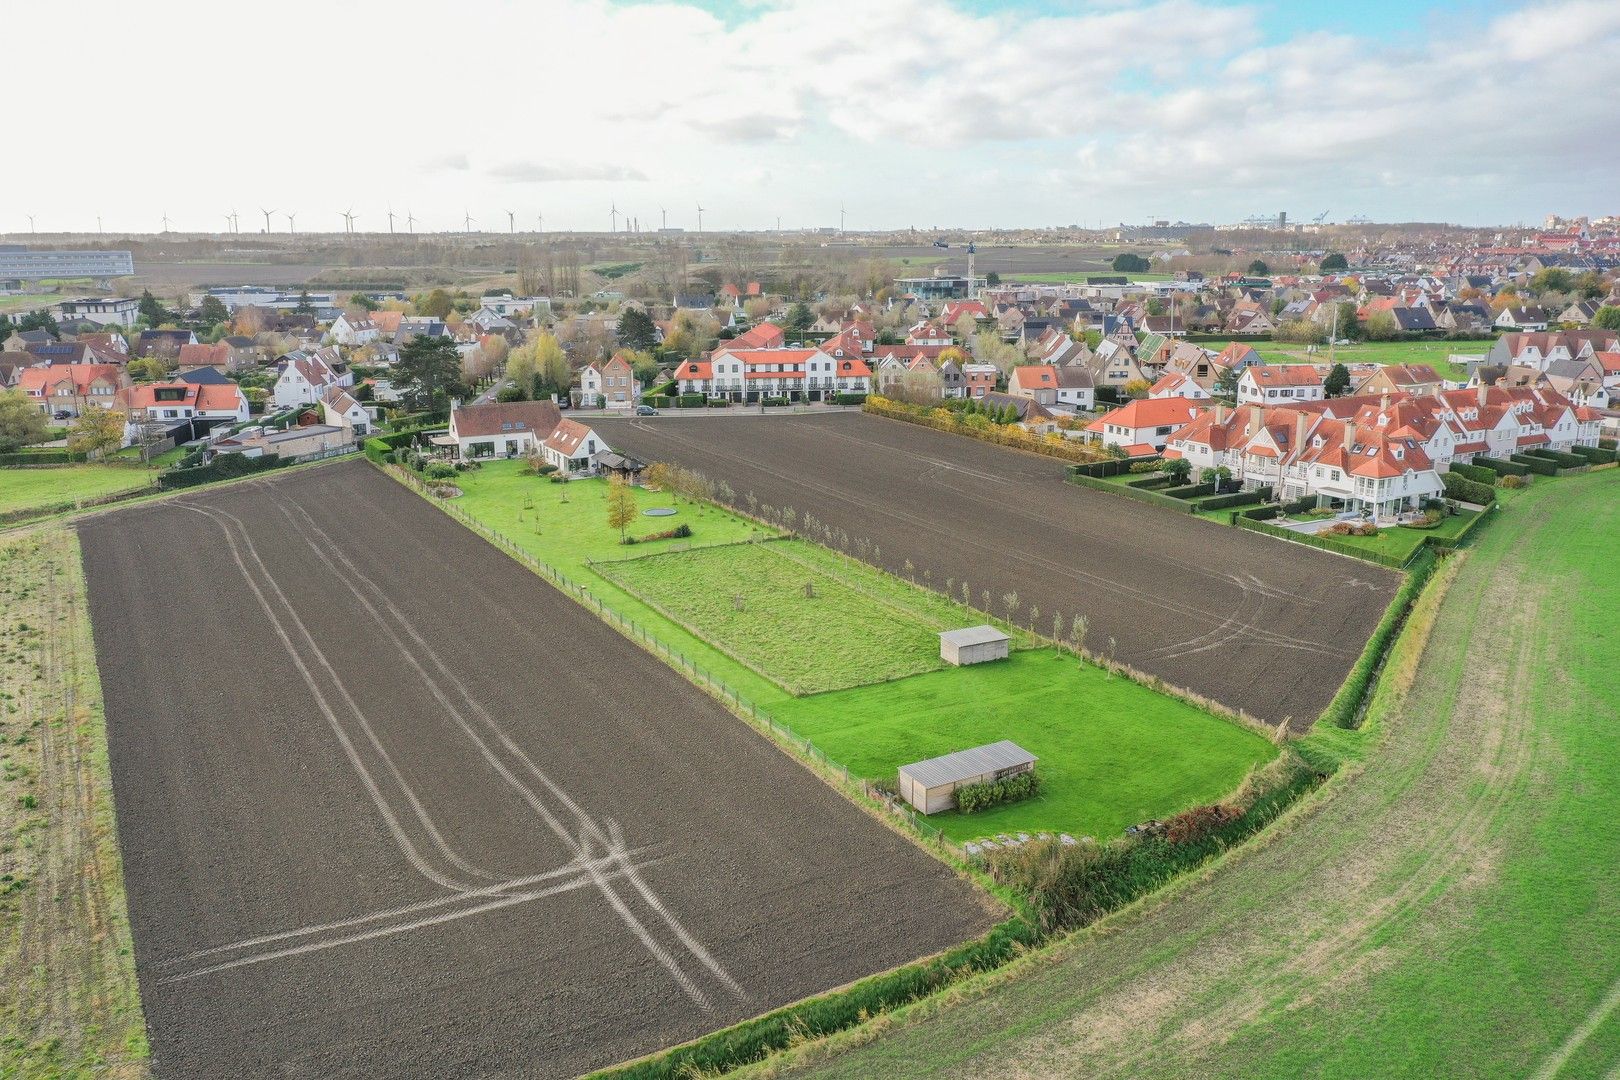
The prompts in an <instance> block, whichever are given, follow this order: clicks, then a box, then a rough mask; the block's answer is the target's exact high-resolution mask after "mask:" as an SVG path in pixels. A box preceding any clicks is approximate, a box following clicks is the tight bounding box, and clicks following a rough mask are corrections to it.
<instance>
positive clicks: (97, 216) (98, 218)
mask: <svg viewBox="0 0 1620 1080" xmlns="http://www.w3.org/2000/svg"><path fill="white" fill-rule="evenodd" d="M101 231H102V228H101V215H100V214H97V215H96V232H98V233H99V232H101Z"/></svg>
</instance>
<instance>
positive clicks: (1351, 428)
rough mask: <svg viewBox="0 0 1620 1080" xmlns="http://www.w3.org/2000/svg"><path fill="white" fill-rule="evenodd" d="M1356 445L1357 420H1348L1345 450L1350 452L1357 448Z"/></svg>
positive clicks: (1346, 422) (1345, 427)
mask: <svg viewBox="0 0 1620 1080" xmlns="http://www.w3.org/2000/svg"><path fill="white" fill-rule="evenodd" d="M1355 446H1356V422H1355V421H1354V420H1346V421H1345V422H1344V452H1345V453H1347V454H1348V453H1349V452H1350V451H1351V450H1354V449H1355Z"/></svg>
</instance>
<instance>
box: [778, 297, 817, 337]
mask: <svg viewBox="0 0 1620 1080" xmlns="http://www.w3.org/2000/svg"><path fill="white" fill-rule="evenodd" d="M815 321H816V316H815V313H814V312H812V311H811V310H810V305H809V304H806V303H805V302H804V301H803V300H800V301H799V302H798V303H797V304H794V305H793V306H792V307H791V308H789V309H788V314H787V318H786V319H785V320H783V326H782V328H783V329H784V330H790V331H792V332H793V333H795V334H802V333H804V332H805V331H806V330H808V329H810V324H811V323H813V322H815Z"/></svg>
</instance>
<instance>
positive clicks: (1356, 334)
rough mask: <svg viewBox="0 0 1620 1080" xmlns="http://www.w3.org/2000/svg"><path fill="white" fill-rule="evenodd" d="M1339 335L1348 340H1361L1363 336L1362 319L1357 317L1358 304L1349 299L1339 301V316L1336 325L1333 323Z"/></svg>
mask: <svg viewBox="0 0 1620 1080" xmlns="http://www.w3.org/2000/svg"><path fill="white" fill-rule="evenodd" d="M1330 329H1333V330H1334V331H1335V332H1336V333H1338V335H1339V337H1341V338H1344V339H1345V340H1346V341H1360V340H1361V336H1362V327H1361V320H1360V319H1359V318H1357V317H1356V305H1354V304H1352V303H1351V302H1350V301H1348V300H1344V301H1341V302H1340V303H1339V317H1338V320H1337V322H1336V324H1335V325H1331V326H1330Z"/></svg>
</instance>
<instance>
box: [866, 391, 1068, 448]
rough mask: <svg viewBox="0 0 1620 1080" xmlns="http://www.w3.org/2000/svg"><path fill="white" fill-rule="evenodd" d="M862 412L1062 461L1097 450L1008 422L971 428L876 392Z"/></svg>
mask: <svg viewBox="0 0 1620 1080" xmlns="http://www.w3.org/2000/svg"><path fill="white" fill-rule="evenodd" d="M861 409H862V411H864V412H869V413H872V414H874V415H876V416H887V417H888V418H890V419H891V420H903V421H905V422H906V423H908V424H917V425H919V426H921V427H928V428H933V429H934V430H935V431H948V432H950V433H951V434H953V435H966V436H967V437H968V438H970V439H978V440H979V441H980V442H988V443H994V444H996V445H997V446H1010V447H1013V448H1014V449H1017V450H1028V451H1029V452H1030V453H1032V454H1043V455H1045V456H1046V457H1055V458H1061V459H1063V460H1065V461H1073V462H1087V461H1092V460H1094V459H1096V458H1097V457H1098V456H1099V455H1098V452H1097V451H1095V450H1093V449H1091V448H1090V447H1088V446H1084V445H1082V444H1081V443H1078V442H1075V441H1073V440H1071V439H1064V440H1062V441H1061V442H1047V441H1046V440H1045V439H1043V438H1041V437H1040V436H1038V435H1031V434H1029V433H1028V432H1026V431H1025V430H1024V429H1023V428H1020V427H1017V426H1014V425H1012V424H1008V425H1006V426H1004V427H1002V426H997V425H994V424H991V425H989V426H986V427H972V426H970V425H968V424H965V423H963V422H962V421H960V420H958V419H957V418H956V417H955V416H954V415H948V416H944V417H941V416H936V415H935V413H936V412H940V411H945V410H939V409H929V408H920V407H915V406H910V405H905V404H901V403H899V402H894V401H890V400H889V399H888V398H884V397H880V396H878V395H876V394H874V395H872V396H870V397H868V398H867V399H866V404H864V405H862V406H861Z"/></svg>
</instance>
